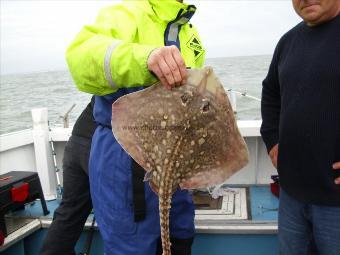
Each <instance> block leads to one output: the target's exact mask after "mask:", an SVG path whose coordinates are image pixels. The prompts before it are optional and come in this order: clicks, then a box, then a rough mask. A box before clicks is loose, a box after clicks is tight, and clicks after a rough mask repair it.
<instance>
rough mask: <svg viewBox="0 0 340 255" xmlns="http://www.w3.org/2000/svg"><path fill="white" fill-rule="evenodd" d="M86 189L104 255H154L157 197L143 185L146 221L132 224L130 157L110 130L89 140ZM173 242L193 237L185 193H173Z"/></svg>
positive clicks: (157, 231) (190, 208)
mask: <svg viewBox="0 0 340 255" xmlns="http://www.w3.org/2000/svg"><path fill="white" fill-rule="evenodd" d="M89 167H90V188H91V197H92V202H93V207H94V211H95V216H96V220H97V223H98V226H99V230H100V233H101V236H102V238H103V240H104V250H105V254H107V255H154V254H156V249H157V241H158V239H159V237H160V226H159V210H158V196H157V195H156V194H155V193H154V192H153V191H152V190H151V189H150V187H149V184H148V183H147V182H146V183H145V200H146V218H145V219H144V220H143V221H140V222H135V221H134V213H133V202H132V201H133V197H132V196H133V194H132V186H131V182H132V176H131V174H132V173H131V157H130V156H129V155H128V154H127V153H126V152H125V151H124V150H123V149H122V148H121V146H120V145H119V144H118V142H117V141H116V140H115V138H114V136H113V134H112V131H111V129H109V128H107V127H104V126H98V127H97V129H96V131H95V133H94V136H93V138H92V145H91V154H90V162H89ZM170 234H171V236H172V237H173V238H180V239H186V238H192V237H193V236H194V205H193V202H192V198H191V195H190V194H188V192H187V191H182V190H177V191H176V192H175V193H174V195H173V199H172V208H171V211H170Z"/></svg>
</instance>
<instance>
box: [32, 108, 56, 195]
mask: <svg viewBox="0 0 340 255" xmlns="http://www.w3.org/2000/svg"><path fill="white" fill-rule="evenodd" d="M31 112H32V119H33V142H34V152H35V161H36V167H37V172H38V174H39V178H40V182H41V186H42V189H43V192H44V195H45V197H46V198H47V199H49V198H55V193H56V180H55V178H56V177H55V173H54V167H53V159H52V151H51V146H50V144H49V129H48V111H47V108H38V109H32V111H31Z"/></svg>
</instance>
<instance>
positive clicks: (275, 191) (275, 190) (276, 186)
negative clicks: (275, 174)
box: [270, 182, 280, 197]
mask: <svg viewBox="0 0 340 255" xmlns="http://www.w3.org/2000/svg"><path fill="white" fill-rule="evenodd" d="M270 190H271V192H272V193H273V194H274V195H275V196H277V197H279V196H280V185H279V184H278V183H275V182H274V183H271V184H270Z"/></svg>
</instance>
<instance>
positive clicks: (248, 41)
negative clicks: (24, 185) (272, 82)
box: [0, 0, 301, 74]
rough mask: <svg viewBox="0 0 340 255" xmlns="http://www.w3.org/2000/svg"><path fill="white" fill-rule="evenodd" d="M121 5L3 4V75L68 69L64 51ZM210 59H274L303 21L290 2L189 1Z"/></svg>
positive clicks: (193, 20)
mask: <svg viewBox="0 0 340 255" xmlns="http://www.w3.org/2000/svg"><path fill="white" fill-rule="evenodd" d="M116 2H119V1H114V0H113V1H98V0H97V1H90V0H87V1H61V0H59V1H51V0H45V1H29V0H26V1H13V0H7V1H4V0H1V8H0V10H1V15H0V16H1V27H0V29H1V31H0V33H1V34H0V35H1V52H0V58H1V63H0V64H1V69H0V74H8V73H22V72H25V73H27V72H36V71H47V70H62V69H66V68H67V67H66V63H65V59H64V56H65V50H66V48H67V46H68V45H69V43H70V42H71V41H72V39H73V38H74V36H75V35H76V33H77V32H78V31H79V30H80V29H81V28H82V26H84V25H85V24H91V23H93V21H94V19H95V17H96V16H97V13H98V10H99V9H101V8H102V7H105V6H108V5H112V4H115V3H116ZM186 2H187V3H191V4H195V5H196V6H197V8H198V10H197V12H196V14H195V15H194V17H193V19H192V23H193V24H195V25H196V27H197V28H198V30H199V32H200V34H201V39H202V41H203V45H204V47H205V48H206V51H207V57H208V58H209V57H228V56H243V55H262V54H272V52H273V50H274V47H275V45H276V43H277V41H278V40H279V38H280V37H281V36H282V34H283V33H285V32H286V31H288V30H289V29H290V28H291V27H293V26H294V25H295V24H297V23H298V22H300V21H301V20H300V18H299V17H298V16H297V15H296V13H295V12H294V10H293V8H292V5H291V1H290V0H284V1H278V0H267V1H256V0H251V1H243V0H236V1H223V0H187V1H186Z"/></svg>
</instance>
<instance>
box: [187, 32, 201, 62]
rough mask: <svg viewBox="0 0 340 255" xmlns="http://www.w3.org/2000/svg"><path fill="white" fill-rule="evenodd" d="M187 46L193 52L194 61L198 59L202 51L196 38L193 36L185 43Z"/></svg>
mask: <svg viewBox="0 0 340 255" xmlns="http://www.w3.org/2000/svg"><path fill="white" fill-rule="evenodd" d="M187 46H188V47H189V48H190V49H192V50H193V51H194V54H195V59H198V58H199V57H200V56H201V55H202V54H203V52H204V49H203V47H202V45H201V43H200V41H199V40H198V38H197V37H196V36H195V35H193V36H192V37H191V38H190V40H189V41H188V43H187Z"/></svg>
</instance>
